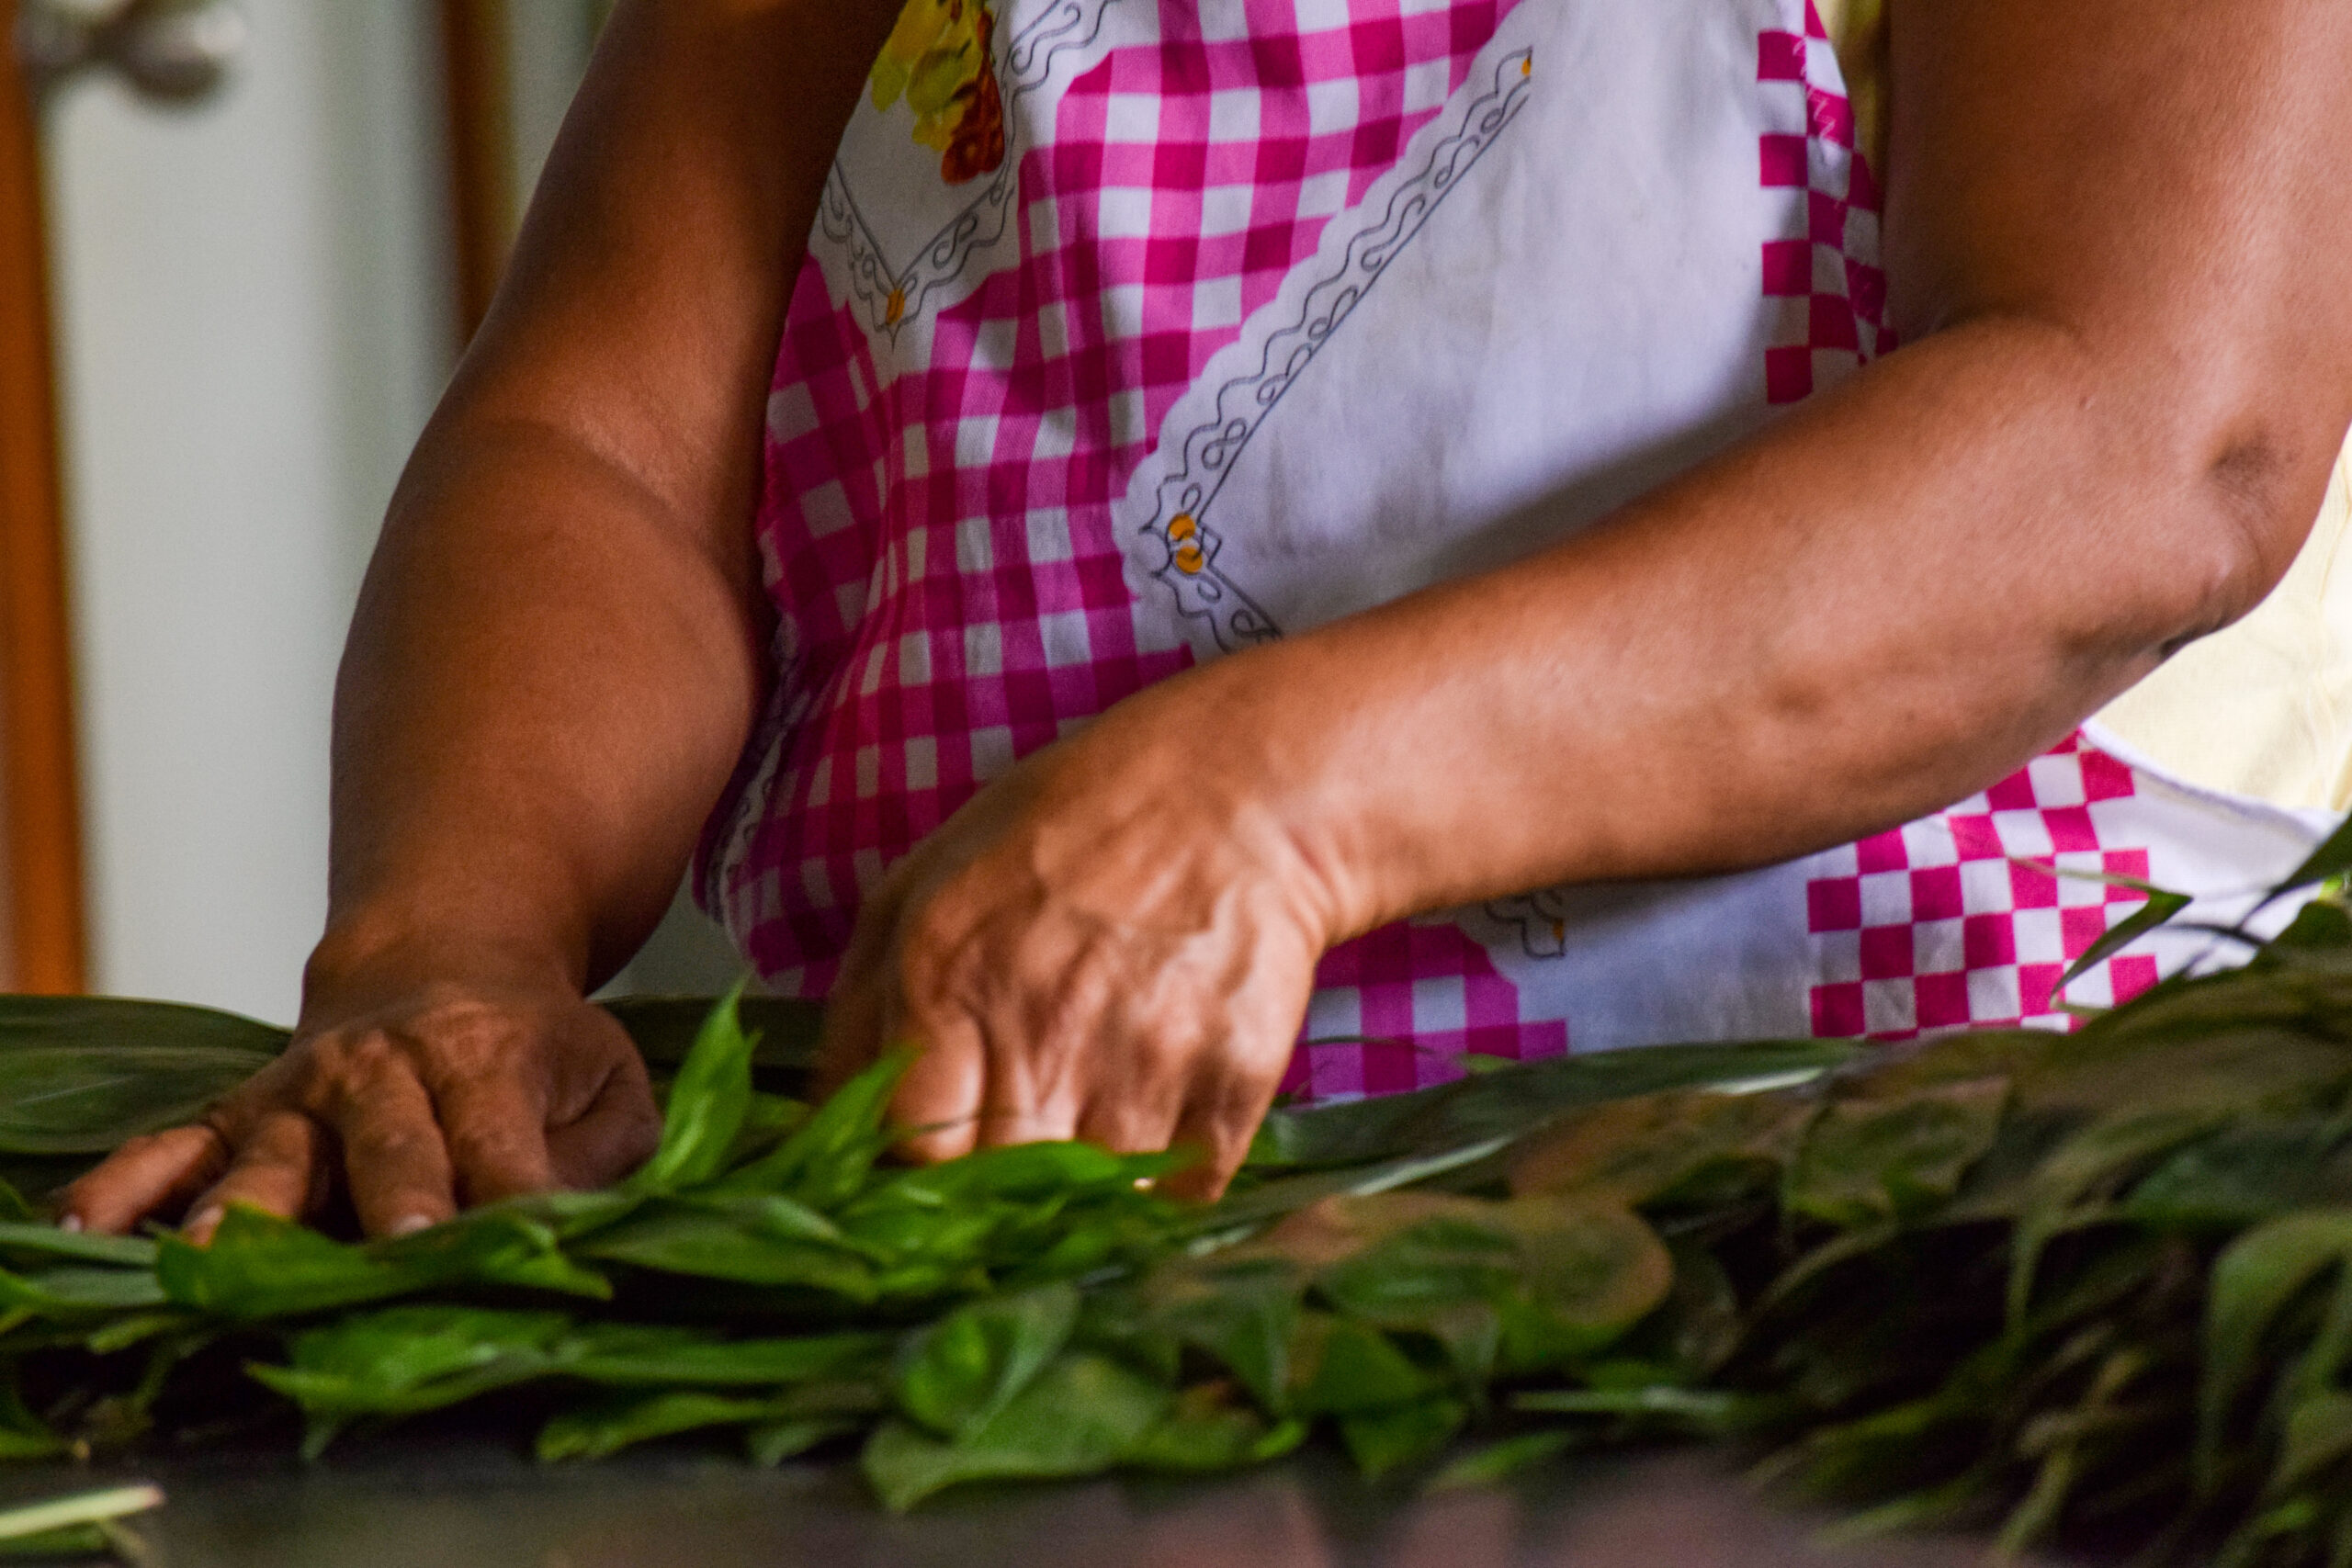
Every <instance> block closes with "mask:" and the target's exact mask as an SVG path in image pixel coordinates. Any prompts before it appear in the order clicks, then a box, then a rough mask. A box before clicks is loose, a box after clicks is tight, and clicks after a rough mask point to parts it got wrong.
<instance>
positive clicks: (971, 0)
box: [871, 0, 1004, 186]
mask: <svg viewBox="0 0 2352 1568" xmlns="http://www.w3.org/2000/svg"><path fill="white" fill-rule="evenodd" d="M995 32H996V15H995V13H994V12H992V11H990V10H989V7H988V5H987V3H986V0H907V8H906V9H905V10H903V11H901V12H899V22H898V26H896V27H894V28H891V29H890V39H889V41H888V43H885V44H884V45H883V46H882V53H881V55H880V57H879V58H878V59H876V61H875V62H874V71H873V73H872V78H871V79H872V82H873V85H874V107H876V108H877V109H887V108H888V107H890V106H891V105H892V104H895V103H897V102H898V101H899V98H900V97H901V96H904V97H905V98H906V100H907V107H909V108H910V109H912V110H913V111H914V115H915V141H918V142H920V143H921V144H922V145H923V146H925V147H931V148H935V149H937V151H938V152H939V177H940V178H941V179H943V180H944V181H946V182H947V183H948V184H949V185H952V186H954V185H962V184H963V183H964V182H965V181H966V180H968V179H971V178H973V177H975V176H976V175H985V174H988V173H989V172H990V171H991V170H993V169H995V168H996V167H997V166H998V165H1000V164H1002V163H1003V162H1004V104H1003V101H1002V99H1001V98H1000V97H999V96H998V95H997V88H996V72H995V71H994V70H993V69H991V67H990V63H989V62H990V51H989V42H990V39H992V38H993V37H994V36H995Z"/></svg>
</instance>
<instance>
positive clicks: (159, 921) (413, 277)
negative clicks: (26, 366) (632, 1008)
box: [17, 0, 735, 1021]
mask: <svg viewBox="0 0 2352 1568" xmlns="http://www.w3.org/2000/svg"><path fill="white" fill-rule="evenodd" d="M30 3H31V0H17V4H19V5H29V4H30ZM235 6H236V10H237V12H238V13H239V14H240V15H241V17H242V19H243V43H242V47H241V48H240V49H239V51H238V52H237V54H236V56H235V58H234V60H233V62H232V65H231V67H230V69H229V71H228V73H227V75H226V77H225V79H224V80H223V82H222V84H221V85H220V87H219V88H218V89H217V90H216V91H215V92H213V93H212V94H211V95H210V96H207V97H205V98H204V99H202V100H201V101H199V102H197V103H193V104H190V105H186V106H179V107H174V106H167V105H159V104H157V103H154V102H152V101H150V100H148V99H147V98H144V97H142V96H139V95H138V94H136V93H134V92H133V91H131V90H130V88H129V87H128V86H127V85H125V84H124V83H123V81H122V80H121V79H120V77H119V74H117V73H108V72H105V71H98V70H93V71H89V72H85V73H78V74H76V75H75V76H74V78H72V79H71V80H68V81H66V82H64V83H63V84H62V85H59V86H57V87H56V88H55V89H54V90H52V91H51V93H49V94H48V96H47V101H46V102H45V104H44V105H43V106H42V108H41V111H40V168H41V173H42V175H43V176H44V179H45V184H46V197H47V200H46V207H47V213H48V223H47V231H48V246H49V261H50V288H51V300H52V319H53V321H54V325H55V347H54V359H55V363H56V370H57V375H56V383H57V394H58V395H57V413H58V419H59V425H60V430H61V434H60V439H59V443H58V446H59V449H60V452H61V455H62V481H63V483H62V490H63V494H64V498H65V499H64V506H63V511H64V539H65V547H66V555H67V563H68V564H67V574H66V589H67V593H66V600H67V609H68V613H69V617H70V625H71V627H72V642H71V647H72V664H73V677H74V699H75V708H76V713H77V725H76V728H77V733H78V736H79V740H80V758H79V778H80V800H81V806H82V818H83V831H82V838H83V849H82V855H83V886H84V892H85V900H86V918H85V930H86V939H85V941H86V976H87V980H88V984H89V986H90V988H92V989H94V990H102V991H107V992H114V993H119V994H130V995H141V996H154V997H169V998H181V999H187V1000H192V1001H200V1002H206V1003H209V1004H212V1005H216V1006H221V1007H227V1008H231V1009H233V1010H239V1011H243V1012H248V1013H252V1014H255V1015H258V1016H261V1017H265V1018H269V1019H273V1020H277V1021H289V1020H290V1019H291V1018H292V1017H293V1015H294V1011H295V1008H296V1003H297V998H298V994H299V977H300V964H301V961H302V959H303V957H304V955H305V954H306V953H307V952H308V950H309V948H310V945H311V942H313V941H314V940H315V939H316V937H317V935H318V931H319V928H320V924H321V921H322V917H323V914H324V910H325V891H324V876H325V864H326V840H327V812H326V792H327V731H328V719H329V705H330V699H331V694H332V689H333V682H334V667H335V662H336V659H337V657H338V655H339V653H340V650H341V647H342V641H343V635H344V629H345V624H346V623H347V621H348V618H349V615H350V612H351V606H352V603H353V599H354V595H355V594H356V591H357V587H358V583H359V580H360V574H361V572H362V570H364V568H365V566H366V563H367V558H368V551H369V549H370V547H371V546H372V544H373V541H374V538H375V534H376V530H377V526H378V523H379V519H380V517H381V515H382V513H383V509H384V504H385V502H386V501H387V499H388V498H389V497H390V493H391V490H392V486H393V484H394V482H395V480H396V479H398V477H399V473H400V469H401V463H402V461H403V460H404V458H405V457H406V455H407V451H408V448H409V446H410V444H411V443H412V442H413V439H414V438H415V435H416V433H417V431H418V429H419V428H420V427H421V426H422V424H423V423H424V419H425V417H426V416H427V415H428V414H429V413H430V412H431V410H432V407H433V404H434V401H435V398H436V397H437V396H438V394H439V390H440V388H441V386H442V384H443V382H444V380H445V379H446V378H447V374H448V371H449V368H450V367H451V365H452V364H453V363H454V360H455V356H456V355H457V353H458V348H459V346H460V344H461V342H462V338H463V334H464V333H465V332H466V330H468V328H469V317H471V316H472V315H473V314H474V313H475V312H478V310H479V309H480V307H481V299H482V296H483V295H484V294H485V293H486V290H487V288H489V287H490V285H491V284H492V282H494V278H495V271H496V265H497V263H498V261H499V260H500V259H501V258H502V257H503V246H504V243H505V242H506V240H507V239H508V238H509V237H511V233H512V229H513V225H514V223H515V219H516V216H517V212H518V209H519V208H520V206H521V202H522V198H523V197H524V196H525V195H526V194H527V192H528V190H529V188H530V186H531V184H532V182H533V181H534V180H535V179H536V177H537V170H538V166H539V164H540V161H541V160H542V159H543V158H544V157H545V154H546V151H547V148H548V144H549V143H550V142H551V141H552V140H553V138H554V135H555V130H556V127H557V125H558V124H559V123H560V118H561V116H562V113H563V109H564V107H565V105H566V103H567V102H568V100H569V98H570V96H571V89H572V87H573V85H574V84H575V83H576V82H577V80H578V77H579V73H580V72H581V70H582V66H583V65H584V63H585V60H586V57H587V52H588V50H589V48H590V46H591V45H592V43H593V41H594V34H595V29H596V28H597V26H598V23H599V21H600V19H601V16H602V12H603V9H604V6H602V5H601V4H599V3H598V0H440V3H438V4H436V3H431V0H235ZM87 8H88V7H85V9H87ZM715 935H716V933H715V932H714V931H711V930H710V928H709V927H708V926H707V922H703V921H701V920H700V919H699V918H698V917H695V916H694V915H692V914H691V913H690V912H687V911H681V912H679V913H677V914H676V915H675V917H674V918H673V921H672V922H671V924H670V925H669V926H668V927H666V928H665V930H664V931H663V933H662V936H661V937H660V938H659V939H658V940H657V942H655V943H653V944H650V948H649V951H648V953H646V954H645V955H643V956H642V957H641V958H640V960H639V964H638V965H637V966H636V971H635V973H633V974H631V975H629V976H624V978H623V980H622V982H621V983H620V984H621V987H622V988H629V989H635V988H645V989H699V988H706V987H713V986H716V985H719V984H723V983H724V982H725V981H726V979H728V978H729V977H730V976H731V975H732V972H733V970H734V967H735V964H734V961H733V959H732V957H731V955H729V954H728V953H726V952H725V951H724V949H723V947H722V946H720V945H719V944H718V942H715V941H714V938H715Z"/></svg>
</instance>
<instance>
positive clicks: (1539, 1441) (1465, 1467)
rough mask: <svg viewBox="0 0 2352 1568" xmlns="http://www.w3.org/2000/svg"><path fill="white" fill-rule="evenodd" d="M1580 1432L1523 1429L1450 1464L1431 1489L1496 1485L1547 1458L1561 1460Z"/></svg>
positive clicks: (1556, 1428)
mask: <svg viewBox="0 0 2352 1568" xmlns="http://www.w3.org/2000/svg"><path fill="white" fill-rule="evenodd" d="M1576 1442H1577V1434H1576V1433H1574V1432H1571V1431H1567V1430H1566V1429H1565V1428H1561V1427H1554V1428H1552V1429H1551V1430H1549V1431H1543V1432H1521V1434H1520V1435H1519V1436H1517V1437H1515V1438H1503V1439H1502V1440H1501V1441H1499V1442H1495V1443H1488V1444H1487V1445H1486V1446H1485V1447H1484V1448H1480V1449H1475V1450H1471V1451H1470V1452H1469V1453H1466V1454H1464V1455H1463V1456H1462V1457H1461V1458H1460V1459H1457V1460H1455V1461H1453V1463H1451V1464H1449V1465H1447V1466H1446V1467H1445V1468H1444V1469H1443V1470H1441V1471H1439V1472H1437V1473H1436V1474H1435V1475H1433V1476H1431V1477H1430V1483H1429V1487H1428V1490H1430V1491H1431V1492H1455V1491H1462V1490H1465V1489H1467V1488H1470V1487H1477V1486H1496V1485H1499V1484H1501V1483H1503V1482H1506V1481H1508V1480H1510V1478H1511V1477H1513V1476H1515V1475H1517V1474H1519V1473H1520V1472H1522V1471H1527V1470H1532V1469H1534V1468H1535V1467H1536V1466H1537V1465H1539V1464H1543V1463H1544V1462H1545V1461H1549V1460H1554V1459H1557V1458H1558V1457H1559V1456H1560V1455H1562V1454H1564V1453H1566V1452H1567V1451H1568V1450H1569V1449H1571V1448H1573V1447H1575V1446H1576Z"/></svg>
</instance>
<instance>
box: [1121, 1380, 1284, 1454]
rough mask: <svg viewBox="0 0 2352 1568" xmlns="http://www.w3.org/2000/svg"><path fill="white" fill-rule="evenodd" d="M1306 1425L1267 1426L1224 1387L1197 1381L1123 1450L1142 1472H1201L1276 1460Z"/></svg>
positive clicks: (1279, 1424) (1265, 1421)
mask: <svg viewBox="0 0 2352 1568" xmlns="http://www.w3.org/2000/svg"><path fill="white" fill-rule="evenodd" d="M1306 1431H1307V1427H1306V1422H1304V1421H1297V1420H1286V1421H1278V1422H1273V1423H1271V1424H1270V1423H1268V1422H1267V1420H1266V1419H1265V1417H1263V1416H1260V1415H1259V1414H1258V1413H1257V1412H1256V1411H1255V1410H1252V1409H1250V1408H1249V1407H1248V1406H1246V1405H1242V1404H1236V1403H1235V1402H1234V1400H1233V1399H1232V1398H1231V1397H1230V1394H1229V1393H1228V1387H1227V1385H1223V1384H1218V1383H1202V1384H1200V1385H1198V1386H1196V1387H1193V1388H1188V1389H1186V1390H1185V1391H1184V1392H1183V1393H1180V1394H1178V1395H1177V1396H1176V1402H1175V1404H1173V1405H1171V1406H1170V1409H1169V1411H1168V1414H1167V1416H1165V1417H1164V1418H1163V1419H1162V1420H1161V1421H1160V1422H1159V1425H1158V1426H1156V1427H1152V1428H1151V1429H1150V1430H1149V1431H1148V1432H1147V1433H1145V1434H1144V1436H1143V1437H1142V1438H1141V1439H1140V1440H1139V1441H1137V1442H1136V1445H1135V1447H1134V1448H1132V1449H1130V1450H1128V1452H1127V1456H1126V1462H1127V1463H1129V1464H1132V1465H1136V1466H1137V1467H1138V1468H1141V1469H1145V1470H1168V1471H1179V1472H1214V1471H1221V1470H1238V1469H1241V1468H1242V1467H1244V1466H1247V1465H1253V1464H1263V1463H1265V1462H1266V1461H1269V1460H1274V1459H1279V1458H1281V1457H1282V1456H1283V1455H1284V1454H1286V1453H1288V1452H1290V1451H1291V1450H1293V1449H1295V1448H1296V1447H1298V1445H1299V1444H1300V1443H1302V1442H1304V1441H1306Z"/></svg>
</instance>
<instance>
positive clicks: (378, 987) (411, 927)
mask: <svg viewBox="0 0 2352 1568" xmlns="http://www.w3.org/2000/svg"><path fill="white" fill-rule="evenodd" d="M584 945H585V944H584V943H582V942H574V941H571V940H568V939H567V938H566V937H565V936H564V935H563V934H562V933H561V932H560V931H559V930H557V929H555V927H554V925H553V923H552V922H545V923H537V924H535V923H533V922H529V921H519V920H514V919H506V920H493V919H483V918H482V917H481V912H480V911H462V912H461V911H458V910H455V909H449V910H436V909H434V908H431V907H430V906H429V905H427V906H424V907H418V906H415V905H411V904H395V903H391V902H389V901H376V902H370V903H367V904H363V905H358V906H355V907H348V908H336V909H334V910H333V911H331V912H330V915H329V918H328V921H327V929H326V931H325V933H324V934H323V935H322V936H321V937H320V939H319V942H318V945H317V946H316V947H314V948H313V949H311V956H310V959H309V961H308V962H307V963H306V964H304V965H303V968H302V1018H303V1021H304V1022H306V1023H307V1022H309V1021H311V1019H312V1018H313V1017H314V1016H318V1015H324V1014H334V1015H348V1014H351V1013H354V1012H358V1011H364V1010H371V1009H374V1008H377V1007H380V1006H384V1005H388V1004H390V1002H392V1001H393V1000H394V999H396V998H399V997H401V996H403V995H407V994H411V993H413V992H415V991H418V990H421V989H424V988H427V987H439V986H446V985H449V984H459V985H465V986H469V987H497V988H500V989H510V988H511V989H526V990H557V989H560V990H565V991H568V992H570V993H571V994H573V995H578V994H581V993H582V990H583V989H584V987H585V982H586V969H587V964H586V959H585V953H584Z"/></svg>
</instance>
